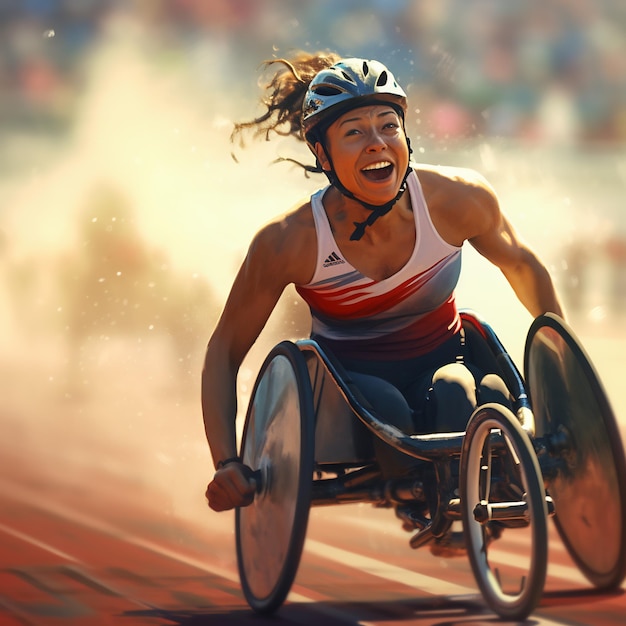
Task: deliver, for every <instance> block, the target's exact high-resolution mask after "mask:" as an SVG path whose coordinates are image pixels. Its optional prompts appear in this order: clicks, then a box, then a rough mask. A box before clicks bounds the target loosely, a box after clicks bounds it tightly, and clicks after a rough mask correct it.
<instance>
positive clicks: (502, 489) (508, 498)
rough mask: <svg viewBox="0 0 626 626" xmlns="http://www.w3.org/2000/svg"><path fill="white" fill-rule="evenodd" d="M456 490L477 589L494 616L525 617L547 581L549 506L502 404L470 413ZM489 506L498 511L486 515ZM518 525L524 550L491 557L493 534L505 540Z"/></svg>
mask: <svg viewBox="0 0 626 626" xmlns="http://www.w3.org/2000/svg"><path fill="white" fill-rule="evenodd" d="M459 488H460V499H461V516H462V520H463V532H464V536H465V542H466V546H467V552H468V556H469V560H470V563H471V566H472V570H473V572H474V577H475V579H476V582H477V584H478V587H479V588H480V590H481V592H482V595H483V597H484V599H485V601H486V602H487V604H488V605H489V606H490V607H491V609H492V610H493V611H494V612H495V613H497V614H498V615H499V616H500V617H501V618H504V619H510V620H524V619H525V618H526V617H527V616H528V615H529V614H530V613H531V612H532V611H533V610H534V609H535V607H536V606H537V604H538V603H539V600H540V598H541V594H542V592H543V588H544V584H545V580H546V570H547V562H548V525H547V516H548V508H547V504H546V494H545V489H544V486H543V480H542V477H541V472H540V469H539V464H538V461H537V457H536V454H535V451H534V449H533V446H532V444H531V442H530V439H529V437H528V435H527V434H526V432H525V431H524V430H523V429H522V427H521V426H520V424H519V422H518V420H517V419H516V418H515V416H514V415H513V413H511V411H509V410H508V409H507V408H505V407H503V406H501V405H498V404H486V405H484V406H481V407H479V408H478V409H476V411H475V412H474V413H473V415H472V417H471V419H470V421H469V423H468V426H467V429H466V433H465V438H464V440H463V446H462V449H461V463H460V480H459ZM506 502H508V503H509V505H508V506H507V505H505V504H504V503H506ZM515 503H517V506H516V505H515ZM498 505H499V507H498ZM490 507H491V508H492V509H498V510H499V511H501V514H500V515H498V514H497V512H493V513H491V514H489V513H488V510H489V508H490ZM488 519H490V520H491V521H487V520H488ZM496 519H497V521H494V520H496ZM517 528H524V529H525V533H526V534H528V535H529V537H530V549H529V551H528V552H526V553H525V554H522V555H519V556H518V557H517V558H516V559H511V558H510V555H508V556H506V557H505V556H503V555H502V553H500V554H498V547H497V546H496V544H498V543H499V542H500V541H501V540H498V539H497V537H498V536H499V534H500V531H501V530H504V535H503V539H504V538H506V537H507V534H508V533H514V532H516V533H517V532H518V531H517V530H514V529H517ZM520 561H523V563H521V562H520Z"/></svg>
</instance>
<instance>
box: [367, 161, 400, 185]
mask: <svg viewBox="0 0 626 626" xmlns="http://www.w3.org/2000/svg"><path fill="white" fill-rule="evenodd" d="M361 172H363V175H364V176H365V177H366V178H368V179H369V180H376V181H378V180H385V179H386V178H389V176H391V173H392V172H393V164H392V163H389V161H384V162H382V163H374V164H373V165H370V166H368V167H367V168H364V169H362V170H361Z"/></svg>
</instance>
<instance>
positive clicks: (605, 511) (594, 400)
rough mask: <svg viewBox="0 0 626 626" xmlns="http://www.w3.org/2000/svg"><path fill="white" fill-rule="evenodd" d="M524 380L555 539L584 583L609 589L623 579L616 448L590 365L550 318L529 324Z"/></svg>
mask: <svg viewBox="0 0 626 626" xmlns="http://www.w3.org/2000/svg"><path fill="white" fill-rule="evenodd" d="M524 378H525V379H526V383H527V385H528V388H529V391H530V397H531V401H532V405H533V413H534V416H535V424H536V429H535V431H536V438H538V440H539V438H543V439H544V442H546V445H545V447H546V449H548V450H550V455H551V458H550V459H549V461H550V463H549V467H548V471H546V472H545V473H546V487H547V489H548V493H549V494H550V496H551V497H552V499H553V500H554V505H555V513H556V514H555V517H554V522H555V524H556V527H557V530H558V532H559V535H560V537H561V540H562V541H563V544H564V545H565V547H566V548H567V550H568V552H569V554H570V556H571V557H572V560H573V561H574V562H575V563H576V565H577V566H578V568H579V569H580V571H581V572H582V573H583V574H584V576H585V577H586V578H587V579H588V580H589V582H591V584H593V585H594V586H595V587H597V588H600V589H615V588H617V587H619V586H620V585H621V584H622V582H623V580H624V578H625V577H626V460H625V458H624V447H623V444H622V439H621V436H620V431H619V428H618V426H617V421H616V419H615V416H614V413H613V410H612V408H611V405H610V403H609V400H608V397H607V395H606V393H605V391H604V388H603V386H602V383H601V382H600V379H599V377H598V375H597V373H596V370H595V368H594V366H593V364H592V363H591V360H590V359H589V357H588V355H587V353H586V352H585V350H584V348H583V347H582V345H581V344H580V342H579V341H578V338H577V337H576V335H575V334H574V332H573V331H572V329H571V328H569V326H567V324H566V323H565V322H564V321H563V320H562V319H561V318H559V317H558V316H556V315H553V314H545V315H541V316H539V317H538V318H537V319H535V321H534V322H533V324H532V325H531V327H530V330H529V332H528V337H527V338H526V347H525V352H524ZM554 467H557V468H558V470H557V471H556V472H555V471H554Z"/></svg>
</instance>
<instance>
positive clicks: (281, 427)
mask: <svg viewBox="0 0 626 626" xmlns="http://www.w3.org/2000/svg"><path fill="white" fill-rule="evenodd" d="M313 447H314V415H313V400H312V391H311V384H310V381H309V375H308V370H307V367H306V364H305V361H304V358H303V356H302V354H301V353H300V350H299V349H298V347H297V346H296V345H295V344H293V343H291V342H289V341H284V342H282V343H280V344H278V345H277V346H275V347H274V348H273V349H272V351H271V352H270V353H269V354H268V356H267V358H266V360H265V362H264V363H263V365H262V366H261V369H260V371H259V375H258V377H257V380H256V383H255V385H254V389H253V391H252V395H251V398H250V404H249V406H248V413H247V416H246V421H245V425H244V431H243V437H242V444H241V456H242V459H243V462H244V463H245V464H246V465H248V466H249V467H250V468H252V470H253V471H255V472H256V473H257V476H258V477H259V478H260V480H259V483H260V485H259V487H258V489H257V493H256V495H255V498H254V502H253V503H252V504H251V505H250V506H247V507H242V508H239V509H237V510H236V513H235V539H236V546H237V565H238V568H239V577H240V580H241V586H242V589H243V592H244V596H245V598H246V600H247V602H248V604H249V605H250V607H251V608H252V609H254V610H255V611H257V612H259V613H264V614H267V613H271V612H273V611H275V610H276V609H277V608H278V607H280V605H281V604H282V603H283V602H284V600H285V598H286V597H287V594H288V593H289V590H290V588H291V585H292V584H293V580H294V578H295V576H296V572H297V570H298V566H299V564H300V557H301V554H302V549H303V545H304V539H305V536H306V528H307V523H308V518H309V509H310V504H311V486H312V481H313Z"/></svg>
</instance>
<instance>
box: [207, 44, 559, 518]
mask: <svg viewBox="0 0 626 626" xmlns="http://www.w3.org/2000/svg"><path fill="white" fill-rule="evenodd" d="M270 65H275V66H279V69H278V71H277V72H276V74H275V75H274V77H273V80H272V81H271V83H270V84H269V85H268V87H267V91H268V97H267V98H266V100H265V102H264V104H265V105H266V107H267V111H266V112H265V114H264V115H263V116H261V117H260V118H258V119H256V120H254V121H253V122H249V123H246V124H241V125H238V126H237V127H236V131H241V130H245V129H254V130H256V132H257V133H258V134H264V135H266V136H267V135H268V134H269V133H270V132H271V131H275V132H277V133H283V134H291V135H293V136H295V137H297V138H299V139H304V140H305V141H306V142H307V144H308V146H309V148H310V149H311V151H312V152H313V154H314V155H315V158H316V161H317V169H318V170H321V171H323V172H324V173H325V174H326V175H327V177H328V180H329V185H328V186H327V187H325V188H324V189H321V190H320V191H318V192H317V193H315V194H314V195H313V196H312V197H311V198H310V200H308V201H307V202H305V203H303V204H301V205H300V206H296V207H295V208H294V209H292V210H291V211H289V212H288V213H286V214H285V215H283V216H282V217H280V218H278V219H276V220H275V221H274V222H272V223H270V224H268V225H267V226H265V227H264V228H262V229H261V230H260V231H259V232H258V233H257V234H256V236H255V237H254V239H253V241H252V243H251V245H250V248H249V250H248V254H247V256H246V258H245V261H244V262H243V265H242V266H241V269H240V270H239V273H238V275H237V277H236V279H235V282H234V284H233V287H232V290H231V292H230V295H229V298H228V300H227V302H226V305H225V308H224V311H223V314H222V316H221V318H220V321H219V323H218V325H217V327H216V329H215V332H214V333H213V335H212V337H211V339H210V341H209V344H208V348H207V353H206V361H205V366H204V370H203V376H202V406H203V414H204V423H205V429H206V434H207V438H208V441H209V445H210V448H211V452H212V456H213V459H214V461H215V463H216V469H217V472H216V474H215V476H214V478H213V480H212V481H211V483H210V484H209V486H208V489H207V499H208V503H209V506H210V507H211V508H212V509H214V510H216V511H223V510H227V509H232V508H234V507H239V506H245V505H247V504H249V503H250V502H251V501H252V498H253V493H254V488H255V485H254V483H253V480H252V479H250V478H249V476H250V472H249V468H246V467H245V466H243V465H242V463H241V461H240V460H239V459H238V458H237V449H236V438H235V415H236V377H237V372H238V369H239V366H240V364H241V362H242V360H243V358H244V357H245V355H246V353H247V352H248V350H249V349H250V348H251V346H252V344H253V343H254V341H255V340H256V338H257V337H258V335H259V333H260V331H261V330H262V328H263V326H264V324H265V323H266V321H267V319H268V317H269V315H270V313H271V312H272V310H273V309H274V307H275V305H276V303H277V301H278V299H279V297H280V295H281V293H282V292H283V290H284V289H285V287H286V286H287V285H289V284H291V283H293V284H294V285H295V287H296V289H297V291H298V292H299V294H300V295H301V296H302V297H303V299H304V300H305V301H306V302H307V303H308V304H309V306H310V308H311V314H312V319H313V327H312V336H313V337H314V338H316V339H317V340H318V341H320V343H323V344H324V345H325V347H326V348H328V349H329V350H331V351H332V352H333V353H334V355H335V356H336V357H337V358H338V359H339V361H340V362H341V363H342V364H343V366H344V367H345V368H346V369H347V370H349V371H350V372H351V376H352V378H353V379H354V380H355V381H356V382H357V385H358V386H359V388H360V390H361V391H362V392H363V394H364V395H365V396H366V398H367V399H368V400H369V401H370V403H371V404H373V406H374V408H375V409H376V410H377V411H378V412H380V413H381V414H382V415H385V410H387V412H390V413H391V414H394V415H395V416H396V418H397V419H396V421H395V422H394V423H395V424H396V425H397V426H398V427H400V428H402V429H403V430H405V431H406V432H428V431H448V430H463V429H464V427H465V424H466V421H467V419H468V418H469V416H470V414H471V411H472V410H473V408H474V407H475V406H476V404H477V403H479V402H484V401H486V400H487V399H489V398H490V395H489V394H494V393H495V394H497V393H499V389H498V382H495V383H494V381H493V380H489V378H488V377H487V378H483V377H482V376H481V374H480V372H478V371H476V369H475V368H473V367H472V365H471V364H467V363H465V364H464V363H463V362H462V361H463V356H464V354H463V339H462V335H463V334H462V332H461V324H460V319H459V314H458V311H457V308H456V305H455V301H454V289H455V286H456V283H457V280H458V276H459V272H460V263H461V247H462V245H463V243H464V242H465V241H469V242H470V244H471V245H472V246H473V247H474V248H475V249H476V250H477V251H478V252H479V253H480V254H482V255H483V256H484V257H485V258H487V259H488V260H489V261H491V262H492V263H493V264H495V265H496V266H497V267H499V268H500V270H501V271H502V272H503V274H504V275H505V277H506V278H507V280H508V282H509V283H510V285H511V287H512V288H513V290H514V291H515V293H516V294H517V296H518V298H519V299H520V301H521V302H522V304H523V305H524V306H525V307H526V308H527V309H528V311H529V312H530V313H531V315H532V316H533V317H536V316H537V315H540V314H541V313H545V312H548V311H552V312H554V313H557V314H559V315H562V311H561V306H560V304H559V301H558V298H557V295H556V293H555V290H554V288H553V284H552V281H551V279H550V276H549V274H548V272H547V271H546V269H545V267H544V265H543V264H542V263H541V262H540V261H539V259H538V258H537V257H536V256H535V254H534V253H533V252H532V251H531V250H530V249H529V248H528V247H527V246H526V245H525V244H524V243H523V242H522V241H520V239H519V238H518V236H517V234H516V233H515V231H514V229H513V227H512V226H511V224H510V223H509V222H508V220H507V219H506V217H504V215H503V214H502V213H501V212H500V208H499V206H498V200H497V198H496V195H495V193H494V192H493V190H492V189H491V188H490V187H489V185H488V184H487V183H486V181H485V180H484V179H483V178H482V177H481V176H479V175H478V174H476V173H475V172H472V171H468V170H461V169H454V168H438V167H430V166H424V165H414V164H410V153H411V151H410V146H409V140H408V138H407V136H406V133H405V127H404V119H405V114H406V110H407V101H406V95H405V93H404V91H403V90H402V88H401V87H400V86H399V85H398V84H397V83H396V81H395V79H394V77H393V75H392V74H391V72H390V71H389V70H388V69H387V68H386V67H384V66H383V65H382V64H380V63H378V62H376V61H366V60H363V59H343V60H342V59H340V58H339V57H337V56H336V55H334V54H315V55H310V54H306V53H299V54H298V55H296V56H295V57H294V58H293V59H291V60H286V59H281V60H277V61H272V62H270ZM285 127H286V131H285V130H284V128H285ZM309 169H313V168H309ZM450 406H454V410H450V409H449V407H450ZM389 407H393V410H392V411H389ZM455 418H456V419H455ZM382 445H383V446H384V444H382ZM390 450H391V449H390V448H388V449H387V450H386V451H385V450H384V449H381V448H380V446H379V448H378V449H377V454H378V455H379V460H380V464H381V467H382V469H383V471H385V472H387V473H388V474H394V473H400V472H404V471H406V469H407V468H406V463H405V462H404V461H403V460H402V459H398V456H399V455H398V454H397V453H396V454H394V453H393V452H394V451H391V453H390Z"/></svg>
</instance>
